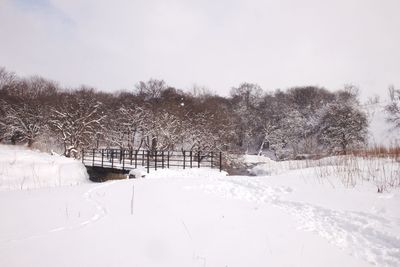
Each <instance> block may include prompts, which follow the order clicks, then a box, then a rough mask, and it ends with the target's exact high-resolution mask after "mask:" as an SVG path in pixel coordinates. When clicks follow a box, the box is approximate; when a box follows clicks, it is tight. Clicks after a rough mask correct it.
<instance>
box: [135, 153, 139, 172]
mask: <svg viewBox="0 0 400 267" xmlns="http://www.w3.org/2000/svg"><path fill="white" fill-rule="evenodd" d="M138 153H139V151H138V150H136V153H135V169H136V168H137V154H138Z"/></svg>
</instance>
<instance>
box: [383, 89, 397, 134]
mask: <svg viewBox="0 0 400 267" xmlns="http://www.w3.org/2000/svg"><path fill="white" fill-rule="evenodd" d="M389 92H390V96H391V102H390V103H389V104H388V105H387V106H386V108H385V109H386V112H387V114H388V116H387V121H388V122H390V123H392V124H393V127H394V128H397V129H400V90H396V89H394V87H391V88H389Z"/></svg>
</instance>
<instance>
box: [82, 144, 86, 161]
mask: <svg viewBox="0 0 400 267" xmlns="http://www.w3.org/2000/svg"><path fill="white" fill-rule="evenodd" d="M82 163H83V164H85V149H84V148H82Z"/></svg>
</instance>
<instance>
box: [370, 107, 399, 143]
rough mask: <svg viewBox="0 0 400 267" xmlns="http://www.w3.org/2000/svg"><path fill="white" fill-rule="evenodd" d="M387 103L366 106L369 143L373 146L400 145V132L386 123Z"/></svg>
mask: <svg viewBox="0 0 400 267" xmlns="http://www.w3.org/2000/svg"><path fill="white" fill-rule="evenodd" d="M386 104H387V103H384V102H383V103H377V104H369V105H365V106H364V110H365V112H366V113H367V114H368V119H369V123H370V125H369V143H370V145H372V146H375V145H377V146H386V147H388V146H392V145H396V144H398V145H400V131H399V130H394V129H393V128H392V125H390V124H389V123H388V122H387V121H386V117H387V115H386V111H385V105H386Z"/></svg>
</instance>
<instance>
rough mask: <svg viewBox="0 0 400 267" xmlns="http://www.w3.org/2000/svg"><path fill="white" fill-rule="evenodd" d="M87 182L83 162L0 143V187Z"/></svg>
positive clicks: (29, 186)
mask: <svg viewBox="0 0 400 267" xmlns="http://www.w3.org/2000/svg"><path fill="white" fill-rule="evenodd" d="M87 181H89V176H88V174H87V172H86V168H85V167H84V166H83V164H82V163H81V162H79V161H77V160H74V159H69V158H65V157H62V156H52V155H49V154H46V153H41V152H37V151H32V150H29V149H26V148H24V147H19V146H7V145H0V190H2V191H4V190H18V189H19V190H23V189H34V188H41V187H55V186H64V185H77V184H81V183H84V182H87Z"/></svg>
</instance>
